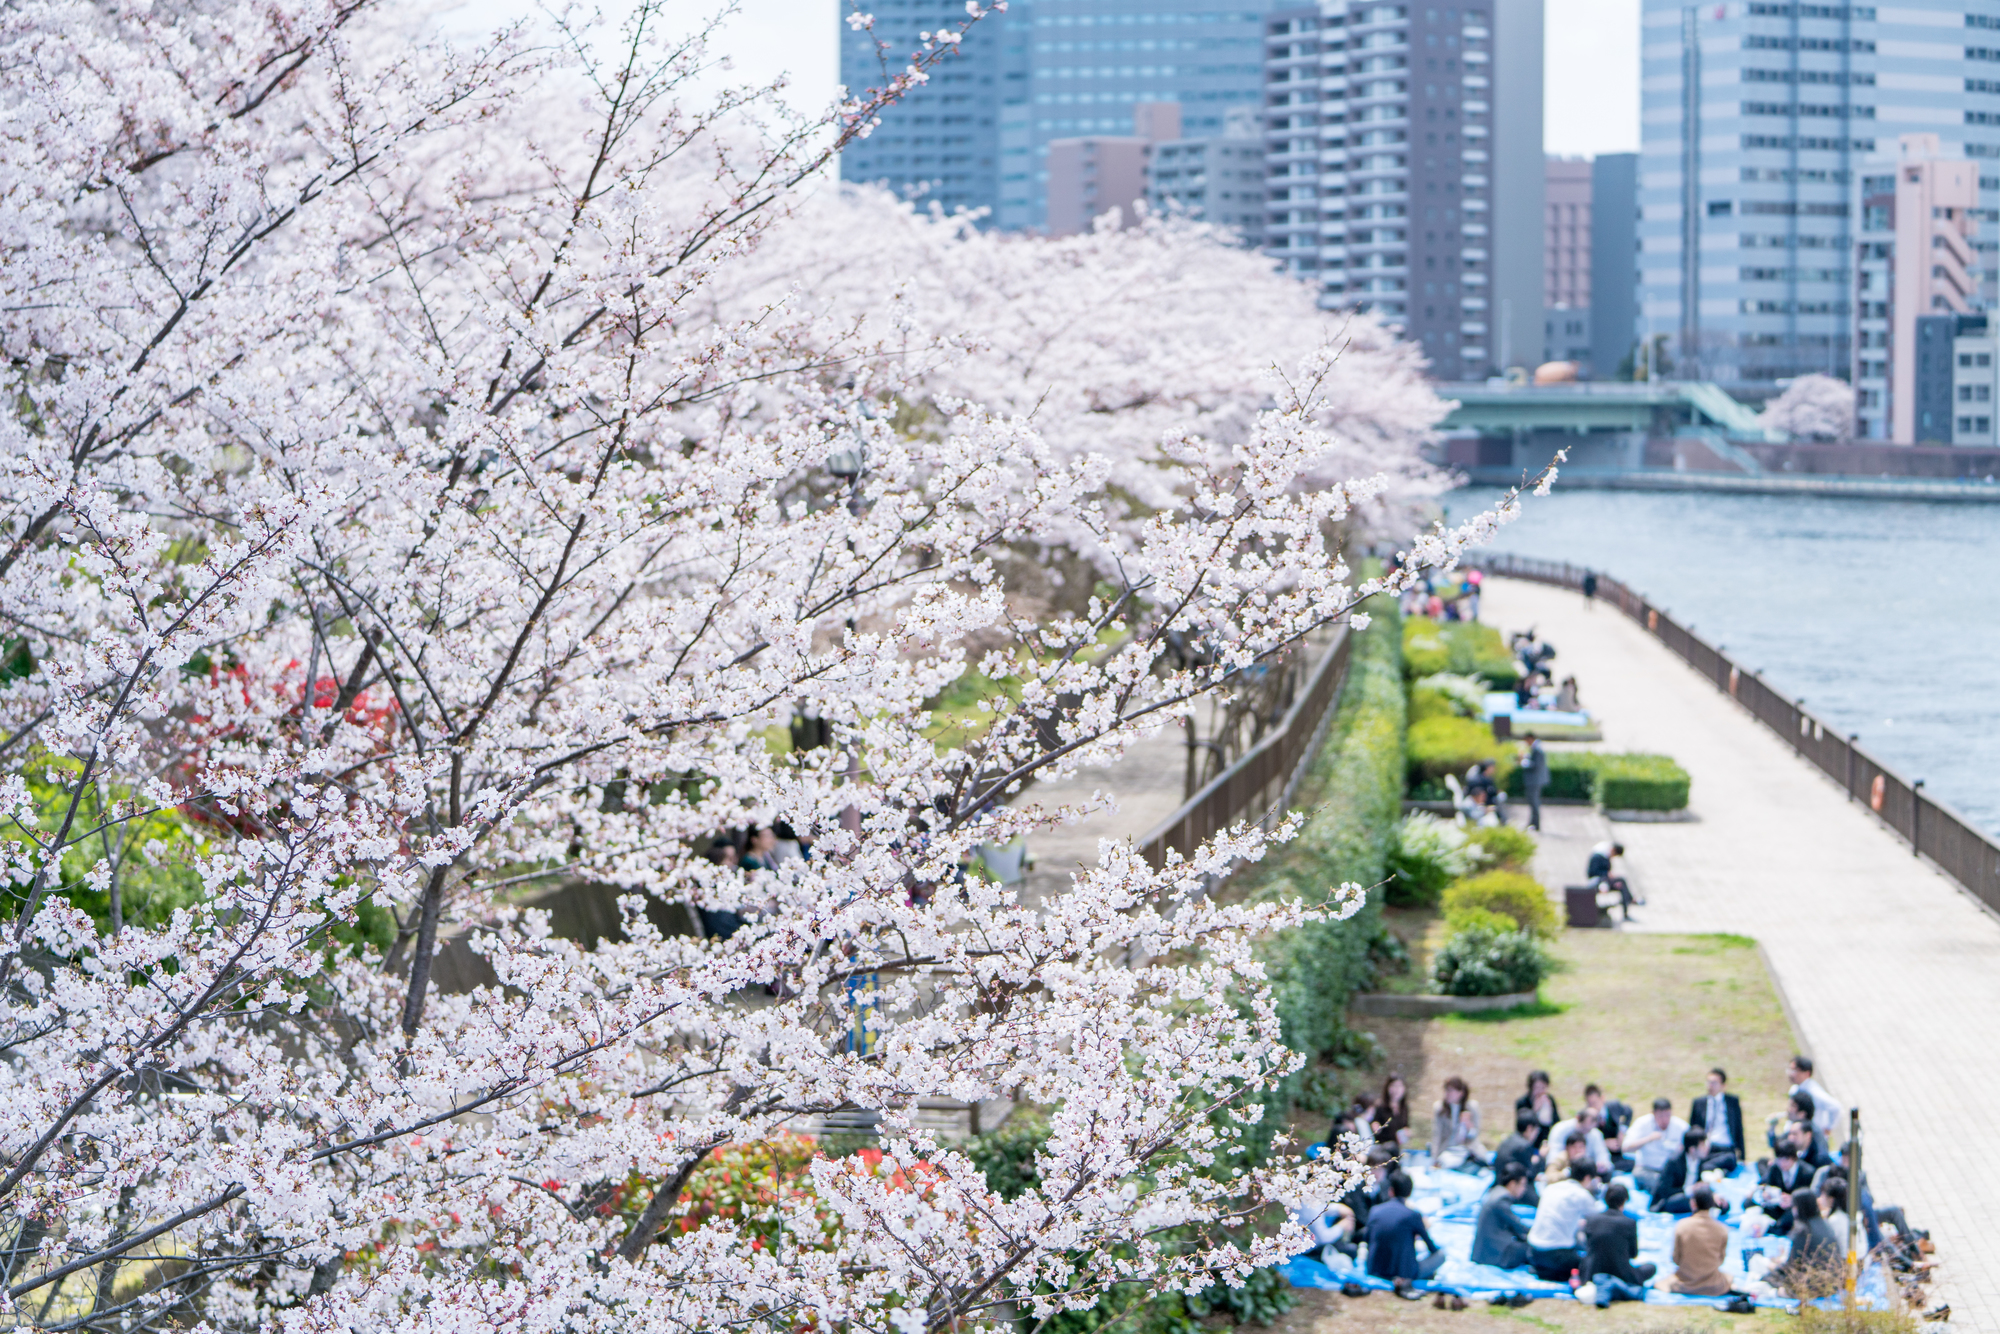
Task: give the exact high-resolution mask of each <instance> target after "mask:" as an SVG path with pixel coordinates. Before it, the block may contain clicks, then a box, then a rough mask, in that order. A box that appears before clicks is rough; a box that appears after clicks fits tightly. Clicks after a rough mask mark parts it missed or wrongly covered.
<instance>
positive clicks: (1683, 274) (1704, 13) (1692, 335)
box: [1635, 0, 2000, 434]
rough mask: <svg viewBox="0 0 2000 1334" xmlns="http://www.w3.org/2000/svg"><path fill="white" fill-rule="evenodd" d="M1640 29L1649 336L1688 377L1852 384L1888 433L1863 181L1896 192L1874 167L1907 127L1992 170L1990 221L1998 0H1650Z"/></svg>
mask: <svg viewBox="0 0 2000 1334" xmlns="http://www.w3.org/2000/svg"><path fill="white" fill-rule="evenodd" d="M1643 23H1644V28H1643V37H1642V41H1643V47H1642V52H1641V60H1642V69H1643V83H1642V93H1641V99H1642V100H1641V115H1642V150H1641V160H1640V180H1639V196H1640V201H1639V202H1640V213H1641V217H1640V221H1639V232H1640V237H1639V240H1640V254H1639V266H1640V273H1639V278H1640V303H1639V310H1638V315H1637V321H1638V325H1639V327H1638V328H1637V329H1636V330H1635V334H1636V335H1637V336H1638V337H1639V338H1650V337H1653V336H1656V335H1667V336H1668V338H1667V343H1668V346H1669V347H1670V348H1671V349H1672V355H1673V357H1674V362H1675V364H1674V366H1673V368H1672V372H1671V373H1672V374H1673V375H1674V376H1675V377H1676V378H1680V379H1705V380H1715V381H1717V382H1719V383H1721V384H1722V385H1723V386H1724V387H1725V388H1728V389H1730V390H1731V391H1732V392H1735V393H1738V394H1739V395H1743V396H1746V397H1759V396H1763V395H1767V394H1770V393H1772V392H1774V391H1775V390H1776V388H1777V387H1778V386H1779V384H1780V383H1781V382H1783V381H1786V380H1790V379H1792V378H1794V377H1796V376H1799V375H1803V374H1806V373H1808V372H1813V371H1818V372H1822V373H1825V374H1829V375H1835V376H1840V377H1842V378H1848V377H1856V378H1857V379H1858V381H1859V385H1858V387H1859V395H1860V400H1861V401H1860V415H1861V417H1862V418H1863V420H1864V422H1866V421H1869V420H1873V421H1877V422H1886V421H1887V420H1888V413H1887V409H1888V404H1887V403H1886V402H1884V401H1883V396H1884V390H1883V385H1884V384H1885V383H1886V382H1887V381H1888V380H1890V379H1893V378H1894V372H1893V371H1892V370H1891V369H1890V368H1889V367H1888V366H1887V365H1886V364H1885V363H1886V362H1887V361H1888V360H1889V353H1890V349H1889V347H1888V346H1887V344H1888V341H1889V340H1888V338H1887V337H1886V335H1887V333H1888V330H1887V326H1886V323H1885V321H1886V315H1884V316H1883V317H1882V318H1880V319H1874V320H1870V319H1869V318H1867V317H1868V315H1869V312H1870V311H1871V310H1872V309H1874V308H1875V307H1877V306H1880V305H1881V304H1882V303H1883V302H1884V300H1885V294H1884V293H1881V292H1861V291H1860V290H1858V284H1859V282H1860V280H1861V278H1862V277H1863V273H1864V271H1865V270H1867V269H1868V268H1869V267H1870V261H1869V254H1870V253H1872V252H1870V251H1868V250H1867V247H1869V246H1875V245H1879V244H1880V242H1879V241H1877V240H1868V241H1864V239H1863V238H1862V236H1861V234H1860V233H1861V228H1860V226H1859V224H1860V222H1861V221H1862V220H1861V218H1860V217H1859V216H1858V213H1859V210H1860V209H1861V208H1862V207H1863V206H1864V201H1863V191H1862V184H1863V177H1864V176H1874V175H1879V176H1881V177H1882V178H1883V179H1884V180H1885V181H1887V180H1888V179H1889V178H1890V177H1891V176H1892V175H1893V171H1894V169H1893V166H1888V165H1875V164H1880V163H1883V162H1884V161H1885V160H1886V161H1887V162H1889V163H1893V162H1894V161H1895V156H1896V150H1897V146H1898V144H1899V142H1900V141H1901V139H1902V138H1903V137H1904V136H1908V135H1913V134H1930V135H1935V136H1937V138H1938V139H1939V140H1940V141H1941V147H1940V149H1939V154H1940V155H1941V156H1945V157H1950V158H1960V157H1963V158H1966V159H1970V160H1971V161H1973V162H1974V163H1975V164H1978V166H1979V169H1980V173H1981V174H1980V176H1979V179H1978V197H1979V202H1980V203H1982V204H1984V205H1985V207H1984V208H1980V209H1977V210H1976V211H1977V212H1978V213H1979V214H1981V215H1984V214H1989V213H1990V212H1991V209H1992V205H1993V203H1994V202H1995V201H1996V199H2000V180H1996V179H1995V177H1996V176H2000V0H1955V2H1952V3H1947V2H1946V0H1903V2H1902V3H1900V4H1898V5H1896V6H1894V7H1890V6H1886V5H1884V6H1877V5H1850V4H1806V3H1794V2H1793V0H1728V2H1727V3H1719V4H1718V3H1712V2H1711V3H1707V4H1699V5H1689V4H1685V3H1678V2H1676V0H1644V9H1643ZM1876 193H1882V191H1881V190H1877V191H1876ZM1889 193H1893V191H1889ZM1992 246H1993V241H1992V240H1991V239H1975V241H1974V248H1973V250H1972V251H1971V258H1970V265H1971V267H1970V269H1969V270H1968V276H1969V277H1970V278H1971V292H1970V294H1969V296H1968V298H1967V301H1968V304H1969V305H1971V306H1977V307H1983V306H1984V305H1986V304H1988V303H1990V302H1991V300H1992V299H1993V293H1994V287H1993V268H1994V265H1993V253H1992ZM1875 258H1876V259H1877V260H1880V259H1881V258H1882V257H1881V256H1880V255H1877V256H1875ZM1878 326H1879V327H1878ZM1870 381H1874V382H1875V383H1872V384H1871V383H1870ZM1882 429H1888V428H1886V427H1884V428H1882ZM1891 433H1892V434H1893V431H1892V432H1891Z"/></svg>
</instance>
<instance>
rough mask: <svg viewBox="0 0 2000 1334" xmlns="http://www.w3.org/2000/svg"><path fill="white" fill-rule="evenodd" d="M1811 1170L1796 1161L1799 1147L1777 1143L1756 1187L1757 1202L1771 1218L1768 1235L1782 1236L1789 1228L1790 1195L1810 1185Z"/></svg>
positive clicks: (1785, 1142)
mask: <svg viewBox="0 0 2000 1334" xmlns="http://www.w3.org/2000/svg"><path fill="white" fill-rule="evenodd" d="M1812 1176H1813V1174H1812V1169H1811V1168H1809V1167H1807V1166H1805V1165H1804V1164H1803V1163H1801V1162H1800V1161H1799V1150H1798V1146H1797V1145H1795V1144H1793V1143H1792V1142H1791V1141H1790V1140H1789V1139H1784V1140H1779V1141H1778V1148H1777V1157H1776V1158H1774V1159H1772V1160H1771V1164H1770V1166H1768V1167H1766V1168H1765V1169H1764V1172H1763V1176H1762V1178H1761V1180H1759V1182H1758V1186H1757V1202H1758V1203H1759V1204H1761V1205H1762V1206H1763V1207H1764V1210H1765V1212H1767V1213H1769V1214H1770V1215H1771V1233H1772V1235H1773V1236H1783V1235H1784V1234H1785V1233H1787V1232H1789V1231H1791V1228H1792V1192H1793V1191H1795V1190H1800V1189H1803V1188H1805V1187H1807V1186H1810V1185H1812Z"/></svg>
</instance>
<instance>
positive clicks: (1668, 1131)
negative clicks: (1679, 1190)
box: [1625, 1098, 1688, 1195]
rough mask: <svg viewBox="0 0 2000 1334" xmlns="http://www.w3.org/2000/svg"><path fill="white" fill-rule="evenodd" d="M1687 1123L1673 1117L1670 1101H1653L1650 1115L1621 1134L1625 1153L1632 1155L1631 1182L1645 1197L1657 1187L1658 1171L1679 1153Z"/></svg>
mask: <svg viewBox="0 0 2000 1334" xmlns="http://www.w3.org/2000/svg"><path fill="white" fill-rule="evenodd" d="M1687 1129H1688V1123H1687V1122H1685V1121H1683V1120H1681V1119H1680V1118H1679V1117H1678V1116H1675V1115H1674V1100H1673V1099H1672V1098H1655V1099H1653V1114H1652V1115H1651V1116H1649V1117H1647V1118H1646V1119H1645V1120H1643V1121H1634V1122H1633V1123H1632V1128H1631V1129H1630V1130H1628V1131H1626V1132H1625V1152H1627V1153H1629V1154H1631V1155H1632V1179H1633V1180H1634V1181H1636V1182H1638V1183H1639V1189H1640V1190H1643V1191H1645V1192H1646V1193H1647V1194H1648V1195H1650V1194H1652V1193H1653V1188H1654V1187H1655V1186H1658V1185H1659V1184H1660V1170H1661V1169H1662V1168H1664V1167H1665V1166H1666V1165H1667V1164H1668V1162H1670V1161H1671V1160H1672V1159H1673V1158H1674V1157H1675V1156H1676V1155H1678V1154H1679V1153H1680V1151H1681V1145H1682V1143H1683V1142H1684V1141H1685V1140H1686V1138H1687Z"/></svg>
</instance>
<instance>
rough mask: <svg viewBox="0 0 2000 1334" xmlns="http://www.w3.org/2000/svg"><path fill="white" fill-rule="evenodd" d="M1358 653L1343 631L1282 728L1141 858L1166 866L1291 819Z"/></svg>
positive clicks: (1198, 796) (1197, 799)
mask: <svg viewBox="0 0 2000 1334" xmlns="http://www.w3.org/2000/svg"><path fill="white" fill-rule="evenodd" d="M1353 645H1354V636H1353V635H1352V634H1350V633H1349V632H1348V629H1347V627H1346V626H1344V625H1342V626H1336V627H1335V628H1334V632H1333V640H1332V642H1330V643H1329V644H1328V645H1327V646H1326V648H1325V650H1324V651H1323V652H1322V653H1321V655H1320V659H1319V661H1318V662H1317V663H1316V664H1315V665H1314V666H1313V669H1312V675H1311V676H1309V677H1307V678H1306V683H1305V688H1304V689H1302V690H1300V691H1299V693H1298V695H1297V696H1296V697H1295V698H1294V699H1293V700H1292V707H1291V708H1290V709H1287V710H1286V711H1285V716H1284V718H1283V719H1282V720H1281V721H1280V722H1279V723H1278V725H1277V726H1276V727H1275V728H1273V729H1272V730H1271V731H1269V732H1266V733H1265V734H1264V736H1263V737H1262V739H1260V740H1259V741H1258V742H1257V744H1256V745H1254V746H1252V747H1251V748H1250V749H1249V750H1247V751H1245V752H1244V753H1243V755H1242V756H1241V757H1240V758H1238V759H1237V761H1236V762H1235V763H1234V764H1232V765H1230V766H1229V767H1228V768H1227V769H1224V770H1223V771H1222V772H1221V773H1219V774H1217V775H1216V776H1215V777H1214V778H1212V779H1210V780H1209V782H1208V784H1207V785H1206V786H1204V787H1203V788H1202V789H1201V790H1200V791H1199V792H1196V793H1195V794H1194V795H1193V796H1192V797H1190V798H1188V799H1187V801H1185V802H1183V803H1182V804H1181V806H1180V808H1179V809H1178V810H1176V811H1175V812H1174V813H1173V814H1172V815H1170V816H1168V817H1167V818H1166V819H1165V820H1164V821H1162V822H1161V823H1160V825H1159V826H1158V827H1157V828H1156V829H1154V830H1153V832H1151V833H1150V834H1148V835H1146V837H1145V839H1144V840H1142V841H1141V842H1140V844H1139V851H1140V853H1141V855H1143V856H1144V857H1145V858H1146V860H1147V861H1149V862H1151V863H1152V864H1153V865H1155V866H1162V865H1164V864H1165V863H1166V859H1167V849H1169V848H1172V849H1173V850H1174V851H1176V852H1178V853H1180V854H1181V855H1182V856H1183V857H1185V856H1187V855H1188V854H1189V853H1191V852H1193V851H1194V850H1195V849H1196V848H1198V847H1200V846H1201V844H1202V842H1203V841H1204V840H1205V839H1207V838H1209V837H1210V836H1212V835H1214V834H1216V833H1219V832H1221V831H1222V830H1224V829H1227V828H1228V827H1229V826H1230V825H1232V824H1235V823H1236V822H1237V821H1239V820H1241V819H1243V818H1244V817H1245V816H1250V815H1254V816H1255V817H1256V818H1257V819H1258V820H1260V821H1261V822H1262V823H1263V824H1264V825H1265V826H1266V827H1269V825H1270V824H1271V823H1272V821H1274V820H1275V819H1276V818H1277V817H1278V816H1279V815H1281V814H1283V813H1284V810H1285V807H1286V806H1287V805H1289V804H1290V802H1291V799H1292V794H1293V793H1294V792H1296V791H1297V790H1298V785H1299V780H1300V779H1301V778H1303V777H1304V776H1305V770H1306V765H1307V764H1309V763H1310V762H1311V760H1312V757H1313V753H1314V752H1315V751H1317V750H1318V749H1319V743H1320V741H1321V739H1322V738H1323V737H1325V735H1326V728H1327V724H1328V723H1330V722H1331V721H1332V720H1333V706H1334V703H1335V701H1337V700H1338V699H1339V698H1340V687H1341V685H1342V683H1343V682H1345V681H1346V680H1347V662H1348V658H1349V656H1350V654H1351V653H1352V652H1353Z"/></svg>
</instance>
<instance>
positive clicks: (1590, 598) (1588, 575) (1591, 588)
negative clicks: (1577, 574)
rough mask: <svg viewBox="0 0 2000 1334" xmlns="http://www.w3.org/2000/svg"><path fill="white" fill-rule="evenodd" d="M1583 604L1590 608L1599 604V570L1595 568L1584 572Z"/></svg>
mask: <svg viewBox="0 0 2000 1334" xmlns="http://www.w3.org/2000/svg"><path fill="white" fill-rule="evenodd" d="M1583 605H1584V606H1585V607H1588V608H1594V607H1596V606H1597V571H1595V570H1585V571H1584V572H1583Z"/></svg>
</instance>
